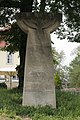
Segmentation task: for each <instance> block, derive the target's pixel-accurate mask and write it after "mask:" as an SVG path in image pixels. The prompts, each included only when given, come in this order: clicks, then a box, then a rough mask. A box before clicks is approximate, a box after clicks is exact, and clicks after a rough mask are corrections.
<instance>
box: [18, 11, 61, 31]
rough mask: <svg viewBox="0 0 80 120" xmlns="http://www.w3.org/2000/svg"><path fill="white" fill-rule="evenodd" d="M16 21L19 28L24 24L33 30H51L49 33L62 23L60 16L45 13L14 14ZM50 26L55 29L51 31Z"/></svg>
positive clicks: (59, 14) (58, 14)
mask: <svg viewBox="0 0 80 120" xmlns="http://www.w3.org/2000/svg"><path fill="white" fill-rule="evenodd" d="M16 19H17V23H18V25H19V26H21V24H23V26H24V24H25V25H26V26H27V27H29V28H33V29H47V28H51V30H50V32H53V31H54V30H55V29H56V28H57V27H58V26H59V25H60V23H61V21H62V14H61V13H56V14H55V13H46V12H43V13H40V12H39V13H38V12H37V13H36V12H31V13H30V12H22V13H19V14H16ZM56 24H57V25H56ZM54 25H56V28H55V27H54ZM52 26H53V28H55V29H53V28H52Z"/></svg>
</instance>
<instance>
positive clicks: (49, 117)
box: [0, 89, 80, 120]
mask: <svg viewBox="0 0 80 120" xmlns="http://www.w3.org/2000/svg"><path fill="white" fill-rule="evenodd" d="M56 96H57V108H56V109H53V108H52V107H51V106H45V107H41V106H37V107H36V108H35V107H34V106H32V107H29V106H25V107H23V106H22V92H21V91H19V90H18V89H12V90H7V89H0V120H28V118H27V117H29V118H31V119H32V120H80V94H79V93H78V94H76V93H69V92H61V91H57V92H56ZM29 120H30V119H29Z"/></svg>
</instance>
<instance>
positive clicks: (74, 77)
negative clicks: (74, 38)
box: [69, 46, 80, 87]
mask: <svg viewBox="0 0 80 120" xmlns="http://www.w3.org/2000/svg"><path fill="white" fill-rule="evenodd" d="M79 50H80V46H79V47H78V48H77V49H76V51H77V52H76V57H75V58H74V59H73V60H72V62H71V63H70V67H69V81H70V85H71V86H72V87H80V51H79Z"/></svg>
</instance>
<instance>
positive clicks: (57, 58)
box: [52, 47, 68, 89]
mask: <svg viewBox="0 0 80 120" xmlns="http://www.w3.org/2000/svg"><path fill="white" fill-rule="evenodd" d="M52 54H53V64H54V80H55V85H56V88H58V89H60V88H61V86H62V83H63V82H65V81H66V80H68V70H67V69H68V67H67V66H64V65H62V61H63V60H64V58H65V54H64V52H63V51H61V52H57V51H56V49H55V48H54V47H53V48H52Z"/></svg>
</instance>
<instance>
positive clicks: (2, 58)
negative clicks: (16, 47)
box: [0, 51, 19, 68]
mask: <svg viewBox="0 0 80 120" xmlns="http://www.w3.org/2000/svg"><path fill="white" fill-rule="evenodd" d="M7 54H8V53H7V52H6V51H0V68H4V67H16V66H17V65H19V53H18V52H16V53H14V54H13V55H12V63H7Z"/></svg>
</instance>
